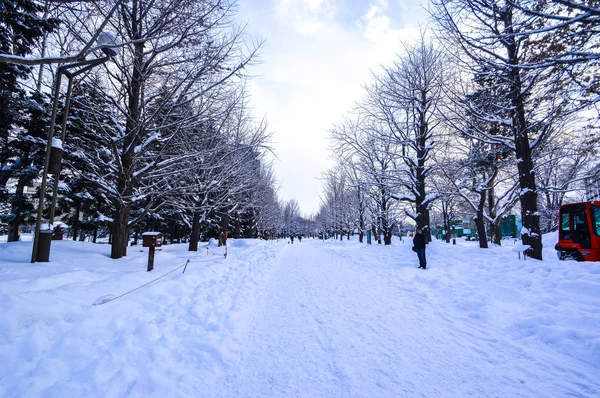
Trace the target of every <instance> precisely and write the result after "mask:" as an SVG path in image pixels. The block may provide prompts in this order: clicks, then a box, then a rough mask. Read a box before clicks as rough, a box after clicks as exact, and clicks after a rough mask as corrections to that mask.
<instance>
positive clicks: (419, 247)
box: [413, 227, 427, 269]
mask: <svg viewBox="0 0 600 398" xmlns="http://www.w3.org/2000/svg"><path fill="white" fill-rule="evenodd" d="M425 242H426V239H425V234H423V229H422V228H421V227H417V233H416V234H415V237H414V238H413V247H414V248H415V252H417V256H418V257H419V268H423V269H426V268H427V260H426V259H425V245H426V244H425Z"/></svg>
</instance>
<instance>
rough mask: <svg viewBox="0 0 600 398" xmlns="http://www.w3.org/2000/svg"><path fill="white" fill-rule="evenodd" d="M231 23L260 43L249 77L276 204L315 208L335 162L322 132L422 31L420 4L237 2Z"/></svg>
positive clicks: (397, 0)
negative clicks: (272, 155) (269, 136)
mask: <svg viewBox="0 0 600 398" xmlns="http://www.w3.org/2000/svg"><path fill="white" fill-rule="evenodd" d="M238 4H239V13H238V15H237V18H238V20H239V21H241V22H246V23H247V24H248V26H247V29H246V32H247V33H248V34H249V35H250V36H251V37H254V38H256V39H258V40H260V39H262V40H264V41H265V43H264V44H263V46H262V48H261V51H260V59H261V64H259V65H256V66H253V67H252V68H251V69H250V73H251V74H253V75H255V76H256V77H255V78H254V79H253V80H252V82H251V86H250V87H251V95H252V105H253V107H254V109H255V113H256V116H258V117H260V116H263V115H264V116H266V118H267V120H268V124H269V130H270V131H271V132H272V133H273V141H274V142H273V147H274V150H275V152H276V154H277V157H278V160H277V161H276V164H275V170H276V174H277V176H278V179H279V181H280V183H281V189H280V191H279V195H280V197H281V198H282V199H285V200H289V199H292V198H295V199H297V200H298V202H299V204H300V209H301V211H302V212H303V214H305V215H308V214H312V213H314V212H316V211H317V210H318V208H319V205H320V199H319V195H320V194H321V181H320V180H319V178H320V176H321V173H323V172H324V171H325V170H327V169H328V168H329V167H330V166H331V165H332V164H333V161H332V160H331V159H330V152H329V150H328V145H329V142H328V139H327V137H328V135H329V130H330V129H331V127H332V126H333V125H334V124H336V123H338V122H339V121H340V120H341V118H342V116H343V115H344V114H345V113H347V112H348V111H349V110H350V109H351V108H352V106H353V103H354V102H355V101H358V100H359V99H360V97H361V95H362V93H363V90H362V86H363V85H364V84H365V83H367V82H369V81H370V76H371V74H372V72H376V71H378V70H380V66H381V65H389V64H390V63H391V62H392V61H393V60H394V59H395V57H396V54H398V53H400V52H401V51H402V46H401V43H402V42H403V41H404V42H406V41H411V40H414V38H416V37H418V35H419V26H422V27H425V26H426V23H427V22H426V12H425V11H424V10H423V9H422V7H421V4H426V0H389V1H385V0H379V1H378V0H375V1H368V0H366V1H360V0H354V1H351V0H239V3H238Z"/></svg>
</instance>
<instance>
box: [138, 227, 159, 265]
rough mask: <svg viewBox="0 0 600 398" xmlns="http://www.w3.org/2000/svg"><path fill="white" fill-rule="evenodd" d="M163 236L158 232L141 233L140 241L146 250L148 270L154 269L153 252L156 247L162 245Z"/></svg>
mask: <svg viewBox="0 0 600 398" xmlns="http://www.w3.org/2000/svg"><path fill="white" fill-rule="evenodd" d="M162 239H163V236H162V234H161V233H160V232H144V233H143V234H142V243H143V246H144V247H147V248H148V249H149V250H148V272H150V271H152V270H153V269H154V252H155V250H156V248H157V247H161V246H162Z"/></svg>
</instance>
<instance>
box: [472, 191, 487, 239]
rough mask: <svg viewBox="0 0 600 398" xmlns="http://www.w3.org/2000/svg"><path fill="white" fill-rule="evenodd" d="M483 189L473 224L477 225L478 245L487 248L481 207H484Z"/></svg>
mask: <svg viewBox="0 0 600 398" xmlns="http://www.w3.org/2000/svg"><path fill="white" fill-rule="evenodd" d="M485 193H486V192H485V191H483V192H480V193H479V195H480V199H479V204H478V208H477V213H476V214H477V216H476V217H475V226H476V227H477V235H479V247H480V248H481V249H487V248H488V243H487V233H486V231H485V219H484V217H483V209H484V207H485V196H486V195H485Z"/></svg>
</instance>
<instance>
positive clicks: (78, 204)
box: [73, 201, 81, 241]
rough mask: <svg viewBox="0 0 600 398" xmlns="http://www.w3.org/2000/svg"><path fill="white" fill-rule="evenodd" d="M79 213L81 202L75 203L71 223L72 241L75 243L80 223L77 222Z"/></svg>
mask: <svg viewBox="0 0 600 398" xmlns="http://www.w3.org/2000/svg"><path fill="white" fill-rule="evenodd" d="M80 213H81V201H77V203H76V204H75V220H74V221H73V240H74V241H76V240H77V237H78V235H79V228H80V227H81V222H80V221H79V215H80Z"/></svg>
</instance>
